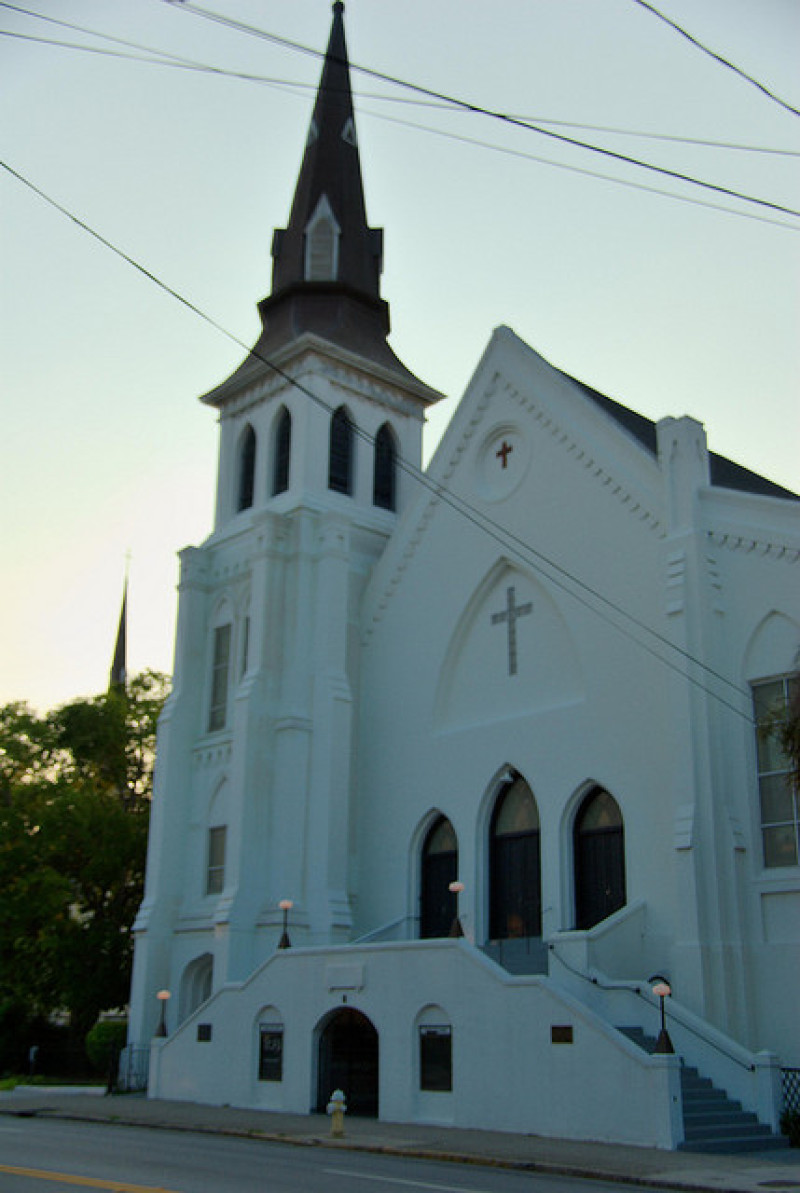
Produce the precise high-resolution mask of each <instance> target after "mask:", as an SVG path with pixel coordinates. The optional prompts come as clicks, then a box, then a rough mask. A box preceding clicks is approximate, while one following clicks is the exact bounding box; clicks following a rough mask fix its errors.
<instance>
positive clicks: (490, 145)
mask: <svg viewBox="0 0 800 1193" xmlns="http://www.w3.org/2000/svg"><path fill="white" fill-rule="evenodd" d="M0 7H3V5H2V3H0ZM12 7H14V8H15V9H16V6H12ZM47 19H52V18H47ZM57 23H58V24H64V22H63V21H59V22H57ZM80 31H81V32H85V30H83V29H81V30H80ZM0 36H10V37H21V38H23V39H24V40H27V41H36V42H43V43H44V44H45V45H56V46H61V47H65V48H69V49H75V50H85V51H88V52H90V53H94V54H101V55H110V56H112V57H119V58H124V59H126V60H132V61H135V62H143V63H147V64H150V65H155V66H169V67H173V68H177V69H186V70H199V71H206V72H210V73H213V74H217V75H228V76H230V77H233V78H238V79H242V80H245V81H248V82H258V83H265V84H269V85H271V86H274V87H285V88H287V89H299V88H309V89H316V84H313V83H308V84H306V83H295V82H293V81H290V80H285V79H276V78H268V77H266V76H263V75H251V74H246V73H243V72H238V71H228V70H225V69H222V68H218V67H214V66H208V65H205V64H203V63H196V62H193V61H191V60H188V59H180V60H175V58H174V56H170V58H168V59H163V58H158V57H155V58H150V57H143V56H141V55H139V54H126V53H122V52H121V51H118V50H110V49H106V48H104V47H99V46H85V45H78V44H72V43H67V42H58V41H51V40H50V39H48V38H37V37H31V36H30V35H27V34H19V33H6V32H5V31H4V30H0ZM96 36H98V37H101V36H105V35H104V34H96ZM115 40H118V39H115ZM151 52H152V53H154V54H159V53H160V51H159V50H152V51H151ZM372 98H373V99H385V98H388V97H385V96H377V95H373V96H372ZM412 102H413V101H412ZM450 110H452V109H450ZM362 115H363V116H369V117H371V118H373V119H375V120H383V121H384V122H385V123H389V124H396V125H398V126H400V127H403V128H410V129H413V130H415V131H417V132H423V133H429V134H431V135H433V136H439V137H443V138H445V139H447V140H450V141H456V142H459V143H461V144H462V145H472V146H474V147H476V148H479V149H488V150H491V151H492V152H495V153H501V154H504V155H505V156H507V157H517V158H520V159H522V160H523V161H530V162H536V163H537V164H538V165H543V166H549V167H552V168H553V169H557V170H566V171H568V172H569V173H572V174H579V175H582V176H583V177H585V178H596V179H599V180H600V181H601V182H610V183H612V184H614V185H616V186H624V187H627V188H628V189H631V190H639V191H644V192H645V193H646V194H651V195H659V196H660V197H661V198H665V199H671V200H673V201H674V202H678V203H689V204H691V205H692V206H695V207H703V208H706V209H707V210H709V211H719V212H722V213H723V214H726V215H733V216H738V217H739V218H741V219H750V220H755V221H756V222H757V223H762V224H771V225H772V226H773V227H776V228H783V229H785V230H786V231H789V232H800V227H797V226H795V225H794V224H787V223H786V222H785V220H780V219H774V218H772V217H770V216H766V215H759V214H758V213H756V212H754V211H746V210H744V211H743V210H740V209H739V208H735V207H726V206H725V205H724V204H722V203H711V202H709V201H708V200H706V199H699V198H697V197H695V196H694V195H681V194H677V193H676V192H674V191H668V190H664V189H663V188H661V187H655V186H648V185H647V184H645V183H642V182H636V181H634V180H633V179H629V178H620V177H618V176H617V175H614V174H603V173H601V172H600V171H597V170H589V169H586V168H585V167H583V166H575V165H570V164H569V163H567V162H559V161H554V160H553V159H552V158H546V157H541V156H539V155H537V154H534V153H526V152H525V151H524V150H521V149H512V148H510V147H509V146H504V145H500V144H498V143H497V142H492V141H482V140H478V139H477V138H474V137H467V136H463V135H461V134H459V133H455V132H451V131H449V130H447V129H441V128H435V127H433V126H431V125H425V124H418V123H415V122H413V121H409V120H401V119H400V118H399V117H394V116H389V115H387V113H385V112H370V111H369V109H362ZM550 123H558V122H556V121H551V122H550ZM577 127H583V126H580V125H579V126H577ZM607 131H612V130H607ZM617 131H623V130H617ZM633 135H642V136H645V135H647V134H633ZM765 152H769V151H768V150H767V151H765ZM778 152H780V151H778ZM787 152H788V151H787ZM795 156H800V154H797V155H795Z"/></svg>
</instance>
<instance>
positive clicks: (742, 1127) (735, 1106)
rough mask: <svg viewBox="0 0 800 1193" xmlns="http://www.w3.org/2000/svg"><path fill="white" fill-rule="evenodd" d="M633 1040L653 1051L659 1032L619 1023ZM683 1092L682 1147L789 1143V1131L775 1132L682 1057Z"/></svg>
mask: <svg viewBox="0 0 800 1193" xmlns="http://www.w3.org/2000/svg"><path fill="white" fill-rule="evenodd" d="M617 1031H619V1032H621V1033H622V1034H623V1035H624V1036H627V1038H628V1039H629V1040H631V1042H632V1043H634V1044H636V1045H637V1046H638V1047H639V1048H643V1049H644V1051H645V1052H649V1053H653V1052H654V1051H655V1047H656V1039H655V1036H648V1035H645V1033H644V1031H643V1030H642V1029H641V1028H640V1027H618V1028H617ZM681 1093H682V1095H683V1134H684V1141H683V1143H681V1144H679V1145H678V1146H679V1149H680V1150H681V1151H691V1152H755V1151H764V1150H766V1149H773V1148H783V1147H788V1146H789V1140H788V1138H787V1137H786V1136H785V1135H773V1133H772V1131H770V1129H769V1127H766V1126H764V1124H763V1123H760V1122H759V1121H758V1119H757V1118H756V1116H755V1114H753V1113H752V1112H750V1111H748V1110H743V1109H742V1105H741V1103H740V1102H734V1101H732V1099H730V1098H729V1097H728V1095H727V1094H726V1093H725V1091H724V1090H722V1089H717V1087H716V1086H714V1085H713V1084H712V1082H711V1081H710V1080H709V1079H708V1077H701V1075H700V1074H699V1073H698V1071H697V1069H696V1068H694V1067H693V1066H692V1065H687V1064H686V1063H685V1062H684V1061H683V1060H681Z"/></svg>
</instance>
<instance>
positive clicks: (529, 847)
mask: <svg viewBox="0 0 800 1193" xmlns="http://www.w3.org/2000/svg"><path fill="white" fill-rule="evenodd" d="M541 935H542V893H541V857H540V850H539V812H538V809H537V807H536V800H535V799H534V798H533V792H532V791H531V789H530V787H529V786H528V784H527V783H526V782H525V780H524V779H523V778H522V776H521V775H514V776H513V777H511V778H510V779H509V780H508V781H507V782H506V783H505V785H504V786H503V788H502V790H501V791H500V793H499V794H498V797H497V803H496V804H495V809H494V814H493V816H492V822H491V827H490V840H489V936H490V939H492V940H507V939H509V938H512V937H532V936H534V937H535V936H541Z"/></svg>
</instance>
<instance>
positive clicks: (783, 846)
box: [764, 825, 797, 866]
mask: <svg viewBox="0 0 800 1193" xmlns="http://www.w3.org/2000/svg"><path fill="white" fill-rule="evenodd" d="M764 865H765V866H796V865H797V830H796V828H795V826H794V825H782V826H781V827H779V828H765V829H764Z"/></svg>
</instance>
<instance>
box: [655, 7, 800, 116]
mask: <svg viewBox="0 0 800 1193" xmlns="http://www.w3.org/2000/svg"><path fill="white" fill-rule="evenodd" d="M633 3H634V4H638V5H639V7H640V8H644V9H646V10H647V11H648V12H651V13H652V14H653V16H654V17H658V19H659V20H660V21H663V22H664V24H665V25H669V27H670V29H674V30H675V32H676V33H679V34H680V35H681V37H685V38H686V40H687V41H688V42H691V44H692V45H693V46H696V47H697V49H698V50H702V52H703V53H704V54H708V56H709V58H713V59H714V61H715V62H719V64H720V66H724V67H726V68H727V69H728V70H732V71H733V73H734V74H736V75H738V76H739V78H740V79H744V80H745V82H746V83H751V84H752V85H753V87H757V88H758V90H759V91H760V92H761V93H762V94H763V95H766V97H767V99H771V100H772V101H773V102H774V103H776V104H779V105H780V106H781V107H782V108H785V109H786V111H787V112H791V113H792V115H793V116H800V108H795V107H794V106H793V105H792V104H789V103H787V102H786V100H785V99H781V98H780V96H779V95H776V94H775V92H774V91H770V89H769V87H765V86H764V84H763V83H759V81H758V79H754V78H753V76H752V75H748V74H746V73H745V71H743V70H742V69H741V67H738V66H734V64H733V63H732V62H731V61H730V60H729V59H728V58H724V57H723V56H722V54H718V53H717V52H716V50H710V49H709V48H708V46H705V45H703V43H702V42H701V41H698V40H697V38H696V37H694V36H693V35H692V34H691V33H689V32H688V31H687V30H686V29H684V28H683V26H682V25H679V24H678V23H677V21H673V20H672V18H671V17H668V16H667V15H666V14H665V13H663V12H661V11H660V10H659V9H657V8H656V7H655V5H653V4H648V3H647V0H633Z"/></svg>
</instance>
